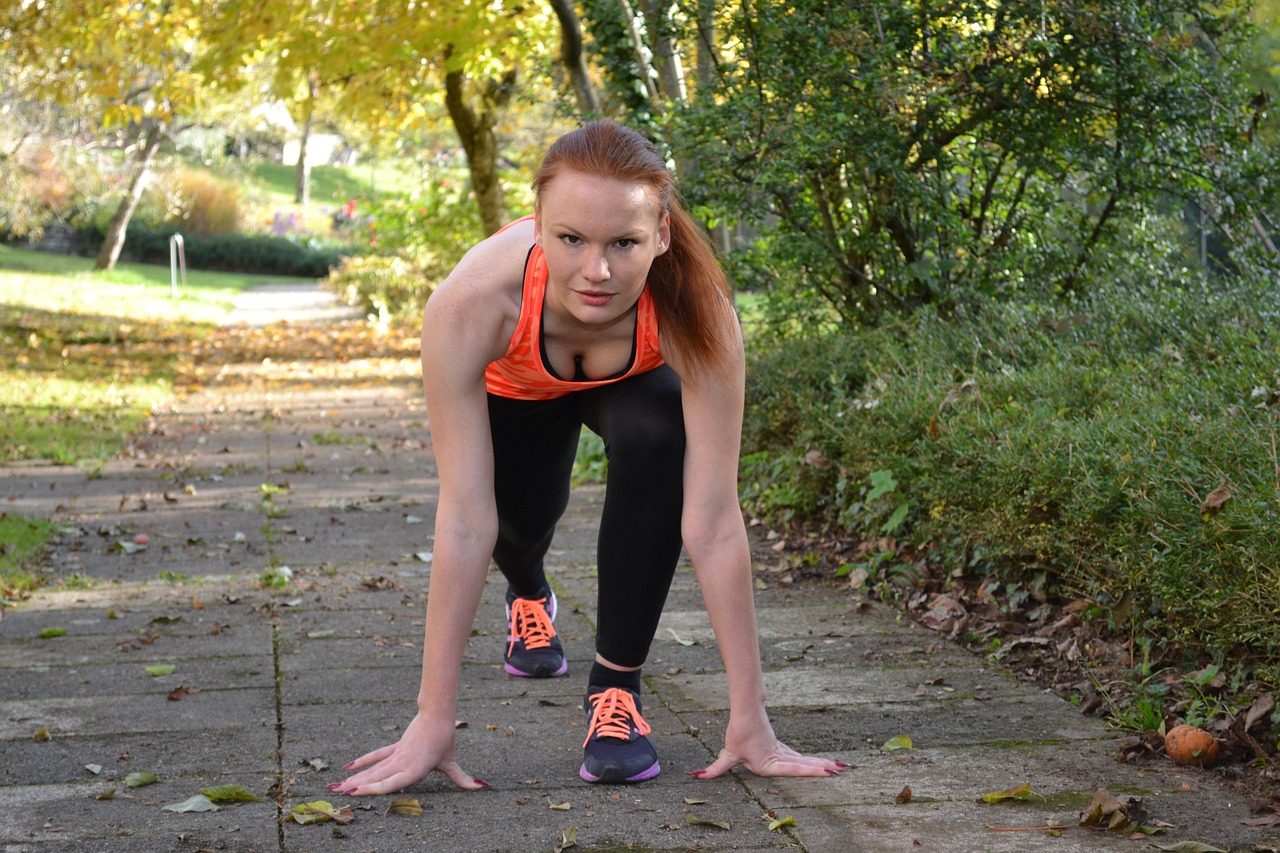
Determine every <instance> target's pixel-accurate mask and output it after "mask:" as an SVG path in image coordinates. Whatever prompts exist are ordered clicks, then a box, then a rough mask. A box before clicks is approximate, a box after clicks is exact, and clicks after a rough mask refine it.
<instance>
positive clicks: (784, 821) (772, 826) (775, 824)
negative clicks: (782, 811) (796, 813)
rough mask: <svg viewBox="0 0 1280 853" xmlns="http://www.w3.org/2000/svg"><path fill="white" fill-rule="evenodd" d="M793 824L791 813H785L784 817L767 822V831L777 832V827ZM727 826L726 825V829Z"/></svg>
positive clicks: (794, 821) (794, 820)
mask: <svg viewBox="0 0 1280 853" xmlns="http://www.w3.org/2000/svg"><path fill="white" fill-rule="evenodd" d="M795 825H796V819H795V818H793V817H792V816H791V815H787V816H786V817H781V818H778V819H777V820H775V821H773V822H771V823H770V824H769V831H770V832H777V831H778V830H779V829H781V828H782V827H784V826H795ZM727 828H728V827H726V829H727Z"/></svg>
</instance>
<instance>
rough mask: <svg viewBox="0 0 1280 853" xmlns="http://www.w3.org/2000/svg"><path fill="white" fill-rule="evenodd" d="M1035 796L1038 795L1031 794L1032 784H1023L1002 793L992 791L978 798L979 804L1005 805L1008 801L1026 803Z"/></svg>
mask: <svg viewBox="0 0 1280 853" xmlns="http://www.w3.org/2000/svg"><path fill="white" fill-rule="evenodd" d="M1034 796H1036V795H1035V794H1033V793H1031V783H1030V782H1023V783H1022V784H1021V785H1014V786H1013V787H1012V788H1005V789H1004V790H1002V791H991V792H990V793H987V794H983V795H982V796H981V797H978V800H977V802H979V803H989V804H993V803H1003V802H1005V801H1006V800H1018V801H1020V802H1026V801H1027V800H1030V799H1031V798H1032V797H1034Z"/></svg>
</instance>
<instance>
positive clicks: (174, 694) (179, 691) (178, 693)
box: [169, 685, 191, 702]
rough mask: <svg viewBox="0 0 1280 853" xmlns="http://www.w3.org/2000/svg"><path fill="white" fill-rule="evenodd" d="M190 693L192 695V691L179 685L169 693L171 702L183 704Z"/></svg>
mask: <svg viewBox="0 0 1280 853" xmlns="http://www.w3.org/2000/svg"><path fill="white" fill-rule="evenodd" d="M190 693H191V691H190V690H188V689H187V688H185V687H183V686H182V685H179V686H177V687H175V688H173V689H172V690H170V691H169V701H170V702H181V701H182V700H183V699H186V698H187V696H188V695H190Z"/></svg>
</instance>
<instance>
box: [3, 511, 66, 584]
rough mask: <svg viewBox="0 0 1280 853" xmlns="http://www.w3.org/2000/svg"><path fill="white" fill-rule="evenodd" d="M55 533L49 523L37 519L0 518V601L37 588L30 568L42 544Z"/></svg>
mask: <svg viewBox="0 0 1280 853" xmlns="http://www.w3.org/2000/svg"><path fill="white" fill-rule="evenodd" d="M55 532H56V527H55V526H54V524H53V523H52V522H49V521H45V520H44V519H41V518H26V517H25V516H21V515H8V514H0V542H3V543H5V547H4V548H0V598H9V597H11V596H16V595H21V594H22V593H24V592H27V591H29V590H32V589H35V588H36V587H37V586H39V585H40V578H39V575H38V574H37V573H36V572H35V571H34V569H33V566H34V565H35V564H36V562H38V560H39V558H40V554H41V552H42V551H43V550H44V546H45V543H46V542H48V541H49V539H50V537H52V536H53V534H54V533H55Z"/></svg>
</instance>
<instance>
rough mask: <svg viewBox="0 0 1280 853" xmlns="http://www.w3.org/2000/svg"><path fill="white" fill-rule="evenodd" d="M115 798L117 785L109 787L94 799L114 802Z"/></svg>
mask: <svg viewBox="0 0 1280 853" xmlns="http://www.w3.org/2000/svg"><path fill="white" fill-rule="evenodd" d="M115 798H116V786H115V785H108V786H107V787H105V788H103V789H102V790H101V791H99V792H98V795H97V796H96V797H94V799H95V800H114V799H115Z"/></svg>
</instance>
